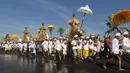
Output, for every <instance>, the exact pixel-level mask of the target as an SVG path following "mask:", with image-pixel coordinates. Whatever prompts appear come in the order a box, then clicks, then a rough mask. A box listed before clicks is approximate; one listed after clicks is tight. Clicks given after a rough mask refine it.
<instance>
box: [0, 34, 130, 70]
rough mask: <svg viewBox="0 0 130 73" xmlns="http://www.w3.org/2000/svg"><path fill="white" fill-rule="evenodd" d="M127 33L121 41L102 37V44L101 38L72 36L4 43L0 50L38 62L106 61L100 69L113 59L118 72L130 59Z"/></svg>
mask: <svg viewBox="0 0 130 73" xmlns="http://www.w3.org/2000/svg"><path fill="white" fill-rule="evenodd" d="M128 34H129V33H128V32H127V31H125V32H124V34H123V37H120V36H121V34H120V33H116V34H115V37H114V38H112V37H110V36H108V35H104V39H103V40H101V39H100V36H99V35H97V36H94V35H91V36H82V37H78V36H77V35H75V36H74V39H72V40H68V38H66V37H58V38H53V39H45V40H44V41H43V42H34V41H31V42H28V43H23V42H21V41H19V42H17V43H12V42H4V43H1V44H0V50H1V51H4V52H8V51H13V52H17V54H18V55H30V56H32V57H36V56H40V57H41V58H45V59H46V58H48V57H53V60H55V61H57V62H58V61H60V60H68V61H71V62H74V63H75V64H78V63H79V62H82V61H83V60H86V59H87V60H88V61H90V62H93V63H95V64H96V63H97V60H102V59H103V60H105V61H104V63H103V68H105V69H106V68H107V64H108V62H109V61H111V60H113V59H114V58H116V59H117V61H118V65H119V66H118V69H119V70H120V71H124V70H125V69H123V68H122V61H123V60H124V59H128V57H129V56H130V38H129V36H128Z"/></svg>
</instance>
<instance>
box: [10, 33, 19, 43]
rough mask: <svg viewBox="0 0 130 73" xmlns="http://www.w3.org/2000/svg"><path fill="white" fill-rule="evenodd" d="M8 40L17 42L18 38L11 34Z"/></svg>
mask: <svg viewBox="0 0 130 73" xmlns="http://www.w3.org/2000/svg"><path fill="white" fill-rule="evenodd" d="M10 39H11V40H12V41H14V42H18V40H19V36H17V35H15V34H13V35H11V36H10Z"/></svg>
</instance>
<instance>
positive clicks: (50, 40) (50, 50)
mask: <svg viewBox="0 0 130 73" xmlns="http://www.w3.org/2000/svg"><path fill="white" fill-rule="evenodd" d="M48 48H49V55H51V54H52V39H49V41H48Z"/></svg>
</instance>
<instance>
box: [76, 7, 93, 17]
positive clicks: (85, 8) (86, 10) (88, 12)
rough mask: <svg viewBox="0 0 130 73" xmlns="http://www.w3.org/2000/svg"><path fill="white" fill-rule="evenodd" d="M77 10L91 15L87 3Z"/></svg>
mask: <svg viewBox="0 0 130 73" xmlns="http://www.w3.org/2000/svg"><path fill="white" fill-rule="evenodd" d="M78 12H81V13H84V14H86V15H89V16H91V15H93V12H92V10H91V9H90V8H89V6H88V5H86V6H85V7H80V8H79V9H78Z"/></svg>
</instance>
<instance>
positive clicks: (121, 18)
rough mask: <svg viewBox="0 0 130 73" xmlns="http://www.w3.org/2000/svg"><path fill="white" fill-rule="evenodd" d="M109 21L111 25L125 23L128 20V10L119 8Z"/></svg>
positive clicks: (129, 11)
mask: <svg viewBox="0 0 130 73" xmlns="http://www.w3.org/2000/svg"><path fill="white" fill-rule="evenodd" d="M111 22H112V24H113V25H121V24H127V23H129V22H130V10H121V11H119V12H118V13H117V14H115V15H114V16H113V17H112V19H111Z"/></svg>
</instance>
